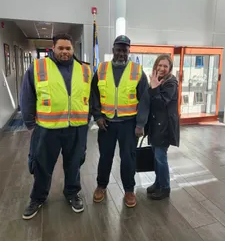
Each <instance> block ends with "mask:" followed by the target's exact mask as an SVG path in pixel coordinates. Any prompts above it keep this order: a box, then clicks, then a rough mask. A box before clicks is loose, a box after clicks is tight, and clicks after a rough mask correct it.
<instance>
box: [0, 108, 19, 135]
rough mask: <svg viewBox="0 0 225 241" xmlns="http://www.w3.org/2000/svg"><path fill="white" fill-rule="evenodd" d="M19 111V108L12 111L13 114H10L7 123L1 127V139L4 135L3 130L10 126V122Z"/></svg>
mask: <svg viewBox="0 0 225 241" xmlns="http://www.w3.org/2000/svg"><path fill="white" fill-rule="evenodd" d="M17 113H18V109H15V111H14V112H13V113H12V115H11V116H10V118H9V119H8V121H7V122H6V123H5V125H4V126H3V127H2V128H0V139H1V138H2V136H3V132H4V130H5V129H6V127H7V126H8V124H9V122H10V121H11V120H12V119H13V118H14V117H15V115H16V114H17Z"/></svg>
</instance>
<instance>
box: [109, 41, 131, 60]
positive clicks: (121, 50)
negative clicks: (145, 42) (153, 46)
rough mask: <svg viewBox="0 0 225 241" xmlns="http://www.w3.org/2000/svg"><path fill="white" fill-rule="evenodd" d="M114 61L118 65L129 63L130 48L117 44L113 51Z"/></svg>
mask: <svg viewBox="0 0 225 241" xmlns="http://www.w3.org/2000/svg"><path fill="white" fill-rule="evenodd" d="M112 51H113V61H114V62H116V63H118V64H123V63H126V62H127V59H128V55H129V53H130V47H129V46H128V45H126V44H115V45H114V47H113V49H112Z"/></svg>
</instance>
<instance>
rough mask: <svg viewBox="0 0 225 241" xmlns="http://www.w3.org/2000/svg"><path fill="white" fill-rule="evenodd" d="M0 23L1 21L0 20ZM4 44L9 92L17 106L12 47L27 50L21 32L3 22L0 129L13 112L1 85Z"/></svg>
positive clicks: (1, 67)
mask: <svg viewBox="0 0 225 241" xmlns="http://www.w3.org/2000/svg"><path fill="white" fill-rule="evenodd" d="M0 21H1V20H0ZM4 43H6V44H8V45H9V47H10V56H11V63H10V64H11V75H10V76H8V77H7V82H8V84H9V88H10V92H11V93H12V97H13V100H14V101H15V104H16V105H17V94H16V71H15V69H13V68H12V63H13V56H14V45H17V46H19V47H20V48H22V49H23V50H27V47H28V41H27V40H26V39H25V37H24V35H23V33H22V32H21V30H20V29H19V28H18V27H17V26H16V25H15V24H14V23H13V22H8V21H5V28H4V29H2V28H0V56H1V57H0V128H2V127H3V126H4V125H5V123H6V122H7V121H8V120H9V118H10V117H11V115H12V114H13V112H14V108H13V106H12V103H11V100H10V97H9V93H8V90H7V88H6V86H4V85H3V82H4V79H3V74H2V69H3V70H4V72H5V62H4V48H3V44H4Z"/></svg>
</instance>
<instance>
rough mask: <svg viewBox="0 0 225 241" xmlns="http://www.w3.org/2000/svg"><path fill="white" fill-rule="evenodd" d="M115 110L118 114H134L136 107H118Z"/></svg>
mask: <svg viewBox="0 0 225 241" xmlns="http://www.w3.org/2000/svg"><path fill="white" fill-rule="evenodd" d="M117 110H118V112H134V111H136V110H137V106H126V107H121V106H118V108H117Z"/></svg>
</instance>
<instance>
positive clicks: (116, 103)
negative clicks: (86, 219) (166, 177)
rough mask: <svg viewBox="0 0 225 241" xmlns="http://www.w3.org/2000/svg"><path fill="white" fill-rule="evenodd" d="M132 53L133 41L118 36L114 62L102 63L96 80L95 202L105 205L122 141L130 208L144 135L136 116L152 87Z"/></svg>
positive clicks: (126, 194) (126, 198) (94, 80)
mask: <svg viewBox="0 0 225 241" xmlns="http://www.w3.org/2000/svg"><path fill="white" fill-rule="evenodd" d="M129 52H130V39H129V38H128V37H127V36H123V35H122V36H118V37H117V38H116V39H115V41H114V46H113V59H112V61H109V62H103V63H100V65H99V67H98V70H97V71H96V73H95V75H94V77H93V79H92V87H91V88H92V114H93V116H94V119H95V121H96V122H97V125H98V126H99V132H98V144H99V151H100V159H99V164H98V177H97V184H98V186H97V188H96V190H95V192H94V197H93V199H94V201H95V202H101V201H102V200H103V199H104V197H105V192H106V187H107V185H108V183H109V176H110V172H111V167H112V162H113V157H114V151H115V147H116V142H117V140H118V142H119V147H120V158H121V179H122V183H123V188H124V191H125V196H124V201H125V205H126V206H127V207H134V206H135V205H136V196H135V194H134V186H135V179H134V176H135V162H136V159H135V158H136V156H135V152H136V146H137V138H136V136H135V133H136V134H138V133H140V132H143V128H139V127H138V125H137V123H136V115H137V111H138V103H139V100H140V98H141V96H142V94H143V93H144V92H145V91H146V90H147V89H148V87H149V86H148V81H147V77H146V75H145V73H144V71H143V70H142V67H141V65H139V64H138V63H134V62H132V61H129V60H128V55H129Z"/></svg>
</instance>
